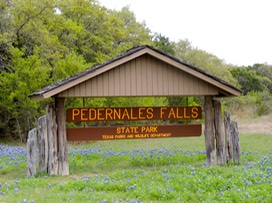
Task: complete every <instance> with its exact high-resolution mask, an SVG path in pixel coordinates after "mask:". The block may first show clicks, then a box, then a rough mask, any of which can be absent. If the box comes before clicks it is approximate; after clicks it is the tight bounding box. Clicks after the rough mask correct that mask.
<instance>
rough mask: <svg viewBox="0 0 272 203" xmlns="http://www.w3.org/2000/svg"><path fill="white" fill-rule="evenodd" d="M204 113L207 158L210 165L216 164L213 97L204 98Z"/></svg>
mask: <svg viewBox="0 0 272 203" xmlns="http://www.w3.org/2000/svg"><path fill="white" fill-rule="evenodd" d="M204 113H205V130H204V135H205V145H206V158H207V164H208V165H214V164H215V163H216V157H215V154H216V153H215V148H214V127H213V124H214V119H213V105H212V96H205V97H204Z"/></svg>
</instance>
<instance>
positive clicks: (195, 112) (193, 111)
mask: <svg viewBox="0 0 272 203" xmlns="http://www.w3.org/2000/svg"><path fill="white" fill-rule="evenodd" d="M197 117H198V108H197V107H193V108H192V118H197Z"/></svg>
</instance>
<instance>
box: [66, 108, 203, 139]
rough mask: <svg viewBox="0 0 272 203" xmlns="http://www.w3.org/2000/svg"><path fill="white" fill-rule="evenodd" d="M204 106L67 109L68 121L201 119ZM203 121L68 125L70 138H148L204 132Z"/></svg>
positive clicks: (197, 134)
mask: <svg viewBox="0 0 272 203" xmlns="http://www.w3.org/2000/svg"><path fill="white" fill-rule="evenodd" d="M201 118H202V110H201V107H196V106H194V107H123V108H121V107H120V108H73V109H67V112H66V121H67V122H92V121H139V120H178V119H180V120H189V119H201ZM201 132H202V130H201V124H180V125H148V126H112V127H88V128H67V140H68V141H81V140H115V139H145V138H167V137H189V136H200V135H201Z"/></svg>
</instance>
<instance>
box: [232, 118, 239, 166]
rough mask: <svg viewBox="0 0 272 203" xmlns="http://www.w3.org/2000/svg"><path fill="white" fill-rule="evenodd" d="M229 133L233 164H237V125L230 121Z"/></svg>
mask: <svg viewBox="0 0 272 203" xmlns="http://www.w3.org/2000/svg"><path fill="white" fill-rule="evenodd" d="M230 133H231V136H232V144H233V163H236V164H239V163H240V141H239V132H238V125H237V123H236V122H235V121H231V124H230Z"/></svg>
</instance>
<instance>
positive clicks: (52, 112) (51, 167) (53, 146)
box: [46, 104, 58, 175]
mask: <svg viewBox="0 0 272 203" xmlns="http://www.w3.org/2000/svg"><path fill="white" fill-rule="evenodd" d="M46 123H47V134H48V173H49V175H58V154H57V153H58V138H57V123H56V109H55V105H54V104H49V105H48V106H47V107H46Z"/></svg>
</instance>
